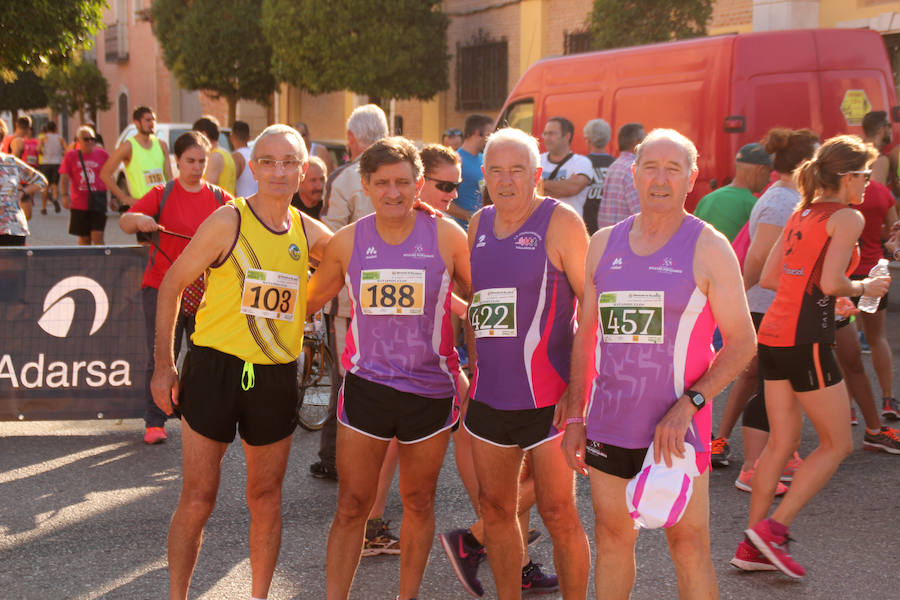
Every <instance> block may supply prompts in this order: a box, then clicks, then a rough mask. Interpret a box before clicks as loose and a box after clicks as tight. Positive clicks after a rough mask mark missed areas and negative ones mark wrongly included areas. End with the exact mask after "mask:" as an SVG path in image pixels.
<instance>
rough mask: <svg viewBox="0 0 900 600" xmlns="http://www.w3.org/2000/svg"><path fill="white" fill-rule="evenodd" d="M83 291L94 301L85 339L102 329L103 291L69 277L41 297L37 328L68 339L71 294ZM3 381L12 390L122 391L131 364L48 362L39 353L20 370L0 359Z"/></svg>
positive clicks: (106, 309) (8, 358) (106, 311)
mask: <svg viewBox="0 0 900 600" xmlns="http://www.w3.org/2000/svg"><path fill="white" fill-rule="evenodd" d="M76 290H86V291H88V292H90V293H91V295H92V296H93V298H94V319H93V322H92V323H91V329H90V333H88V335H89V336H91V335H94V334H95V333H97V331H99V330H100V328H101V327H103V324H104V323H105V322H106V317H107V316H108V315H109V298H108V297H107V295H106V292H105V291H104V290H103V287H102V286H101V285H100V284H99V283H97V282H96V281H94V280H93V279H91V278H89V277H82V276H73V277H67V278H65V279H63V280H62V281H60V282H58V283H57V284H56V285H54V286H53V287H52V288H50V291H48V292H47V295H46V296H45V297H44V307H43V310H44V314H43V315H41V318H40V319H38V322H37V324H38V326H39V327H40V328H41V329H43V330H44V331H45V332H47V333H48V334H50V335H52V336H54V337H58V338H65V337H68V335H69V330H70V329H71V327H72V322H73V320H74V318H75V300H74V299H73V298H71V297H70V294H71V292H74V291H76ZM4 379H7V380H9V383H10V385H11V386H12V387H13V388H19V387H24V388H28V389H33V388H42V387H47V388H74V387H78V386H79V385H80V384H82V383H83V384H85V385H87V386H88V387H93V388H97V387H103V386H105V385H109V386H112V387H122V386H130V385H131V364H130V363H129V362H128V361H126V360H121V359H119V360H113V361H112V362H111V363H110V364H109V365H107V364H106V362H104V361H102V360H90V361H88V360H75V361H72V362H63V361H60V360H54V361H48V360H47V358H46V355H45V354H44V353H43V352H41V353H39V354H38V356H37V359H36V360H32V361H29V362H26V363H25V364H24V365H22V367H21V368H17V366H16V365H15V364H14V363H13V359H12V356H11V355H10V354H4V355H3V356H2V358H0V381H2V380H4Z"/></svg>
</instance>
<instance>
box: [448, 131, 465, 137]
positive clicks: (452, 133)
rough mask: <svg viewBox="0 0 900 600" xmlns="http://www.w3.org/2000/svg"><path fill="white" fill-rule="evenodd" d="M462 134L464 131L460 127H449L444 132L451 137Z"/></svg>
mask: <svg viewBox="0 0 900 600" xmlns="http://www.w3.org/2000/svg"><path fill="white" fill-rule="evenodd" d="M462 134H463V132H462V131H460V130H459V129H448V130H447V131H445V132H444V135H446V136H450V137H454V136H459V137H462Z"/></svg>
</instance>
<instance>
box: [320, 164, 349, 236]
mask: <svg viewBox="0 0 900 600" xmlns="http://www.w3.org/2000/svg"><path fill="white" fill-rule="evenodd" d="M347 177H348V172H347V171H345V172H342V173H339V174H338V176H337V177H336V178H335V180H334V182H333V183H332V185H331V186H330V189H329V190H328V194H327V195H326V197H325V212H324V213H323V214H322V222H323V223H325V225H327V226H328V228H329V229H331V230H332V231H337V230H338V229H340V228H341V227H343V226H344V225H346V224H347V223H350V222H351V220H352V217H353V206H352V204H351V202H352V195H351V196H348V195H347V190H346V189H345V187H346V183H347V181H348V180H347Z"/></svg>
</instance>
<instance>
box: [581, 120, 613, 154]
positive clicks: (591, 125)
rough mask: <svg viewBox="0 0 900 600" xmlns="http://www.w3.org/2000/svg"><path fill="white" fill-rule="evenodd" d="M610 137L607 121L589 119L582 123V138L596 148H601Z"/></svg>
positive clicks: (610, 132)
mask: <svg viewBox="0 0 900 600" xmlns="http://www.w3.org/2000/svg"><path fill="white" fill-rule="evenodd" d="M611 137H612V129H611V128H610V126H609V123H607V122H606V121H604V120H603V119H591V120H590V121H588V122H587V123H585V125H584V138H585V139H586V140H587V141H588V142H590V143H591V144H592V145H593V146H595V147H597V148H603V147H605V146H606V145H607V144H608V143H609V140H610V138H611Z"/></svg>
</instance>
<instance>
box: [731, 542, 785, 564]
mask: <svg viewBox="0 0 900 600" xmlns="http://www.w3.org/2000/svg"><path fill="white" fill-rule="evenodd" d="M731 564H732V565H734V566H735V567H737V568H738V569H740V570H742V571H777V570H778V567H776V566H775V565H773V564H772V561H770V560H769V559H768V558H766V557H765V556H763V554H762V552H760V551H759V550H757V549H756V546H754V545H753V544H751V543H750V542H748V541H747V540H746V539H743V540H741V543H740V544H738V547H737V552H735V553H734V558H732V559H731Z"/></svg>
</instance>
